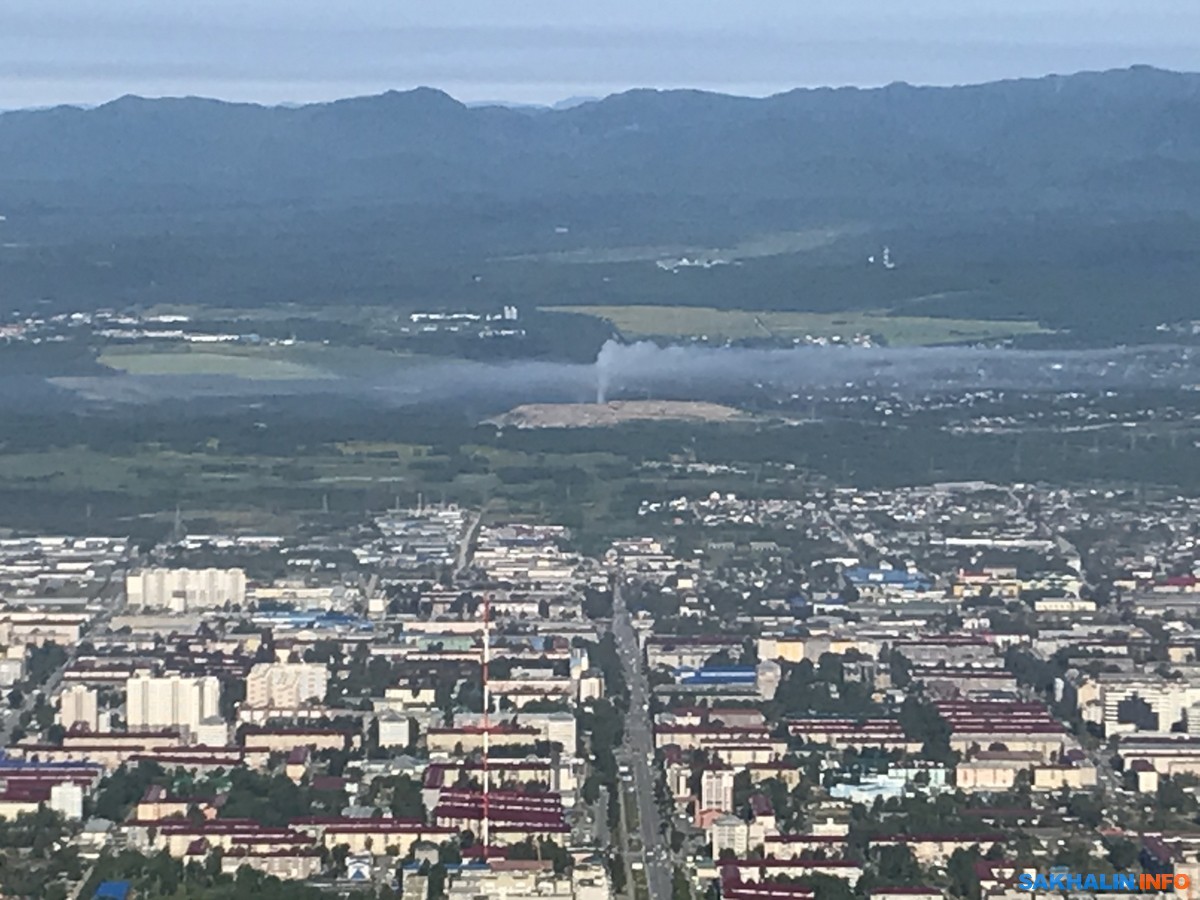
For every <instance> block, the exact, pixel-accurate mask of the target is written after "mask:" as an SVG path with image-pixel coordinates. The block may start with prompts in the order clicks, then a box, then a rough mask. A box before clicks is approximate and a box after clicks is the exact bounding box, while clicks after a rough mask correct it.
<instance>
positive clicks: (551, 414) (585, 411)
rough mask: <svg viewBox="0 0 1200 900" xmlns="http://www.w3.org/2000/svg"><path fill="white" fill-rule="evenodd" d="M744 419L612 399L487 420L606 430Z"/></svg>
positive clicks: (531, 408) (531, 407)
mask: <svg viewBox="0 0 1200 900" xmlns="http://www.w3.org/2000/svg"><path fill="white" fill-rule="evenodd" d="M745 418H747V416H746V414H745V413H743V412H742V411H740V410H737V409H734V408H733V407H731V406H722V405H721V404H719V403H706V402H703V401H697V400H613V401H610V402H608V403H528V404H525V405H524V406H517V407H514V408H513V409H510V410H509V411H508V412H506V413H504V414H503V415H501V416H497V417H496V418H494V419H489V420H488V421H489V422H491V423H492V424H494V425H501V426H506V427H511V428H607V427H611V426H613V425H622V424H624V423H625V422H732V421H736V420H739V419H745Z"/></svg>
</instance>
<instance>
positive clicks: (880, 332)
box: [547, 306, 1046, 347]
mask: <svg viewBox="0 0 1200 900" xmlns="http://www.w3.org/2000/svg"><path fill="white" fill-rule="evenodd" d="M547 309H548V310H549V311H551V312H572V313H583V314H585V315H590V316H595V317H596V318H600V319H604V320H606V321H608V322H611V323H612V324H613V326H614V327H615V328H616V329H617V330H618V331H620V332H621V334H623V335H624V336H625V337H628V338H638V337H667V338H707V339H708V340H713V341H724V340H731V341H740V340H747V339H753V338H760V339H773V340H781V341H789V340H794V339H797V338H799V339H804V338H831V337H842V338H846V339H849V338H852V337H854V336H855V335H860V334H867V335H871V336H873V337H877V338H881V339H882V340H884V341H886V342H887V343H888V344H890V345H892V346H908V347H916V346H928V345H932V344H956V343H965V342H972V341H985V340H996V339H1000V338H1008V337H1016V336H1018V335H1025V334H1040V333H1045V332H1046V329H1044V328H1042V327H1041V326H1040V325H1038V324H1037V323H1036V322H1021V321H991V320H986V319H945V318H940V317H939V318H935V317H931V316H894V315H889V314H888V313H887V312H882V311H876V312H847V313H810V312H766V311H761V312H756V311H754V310H741V309H714V308H712V307H702V306H554V307H547Z"/></svg>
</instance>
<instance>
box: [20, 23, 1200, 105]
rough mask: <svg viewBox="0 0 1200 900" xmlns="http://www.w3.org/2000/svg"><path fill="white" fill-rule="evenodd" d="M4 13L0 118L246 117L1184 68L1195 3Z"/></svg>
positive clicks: (1195, 41) (1190, 53) (1197, 40)
mask: <svg viewBox="0 0 1200 900" xmlns="http://www.w3.org/2000/svg"><path fill="white" fill-rule="evenodd" d="M826 7H828V8H825V9H822V8H820V7H819V6H817V5H815V4H810V3H796V2H789V0H741V2H739V3H729V2H725V0H722V2H713V0H656V2H655V3H645V2H643V0H605V2H600V3H592V4H581V3H574V2H568V3H563V2H562V0H521V2H520V3H514V4H509V3H496V2H494V0H439V2H437V3H418V2H415V0H348V2H345V3H328V2H315V0H254V2H252V3H246V2H244V0H238V2H234V0H200V2H196V3H191V4H181V3H174V2H163V0H120V2H116V3H114V2H111V0H105V2H100V0H54V2H53V3H47V2H45V0H4V2H3V3H2V4H0V108H5V107H14V106H26V105H37V104H47V103H56V102H85V103H90V102H98V101H103V100H105V99H109V98H111V97H114V96H118V95H120V94H123V93H140V94H146V95H162V94H202V95H211V96H220V97H226V98H230V99H247V100H258V101H264V102H279V101H288V100H293V101H303V100H313V99H329V98H333V97H338V96H345V95H347V94H356V93H368V92H376V91H380V90H383V89H386V88H393V87H394V88H405V87H412V86H416V85H419V84H430V85H434V86H438V87H443V88H445V89H447V90H449V91H450V92H451V93H454V94H456V95H457V96H460V97H462V98H464V99H469V100H479V99H494V98H502V99H508V100H517V101H550V100H555V99H558V98H561V97H565V96H568V95H571V94H580V93H584V94H600V93H607V92H611V91H615V90H620V89H624V88H627V87H631V86H693V87H705V88H712V89H717V90H727V91H732V92H743V93H755V94H761V93H770V92H773V91H777V90H782V89H786V88H789V87H793V86H797V85H817V84H882V83H887V82H889V81H895V80H906V81H911V82H919V83H958V82H964V81H983V80H989V79H994V78H1001V77H1010V76H1018V75H1039V74H1045V73H1047V72H1052V71H1055V72H1068V71H1075V70H1078V69H1087V68H1109V67H1116V66H1125V65H1130V64H1133V63H1150V64H1155V65H1160V66H1164V67H1169V68H1181V69H1187V68H1195V66H1196V62H1195V61H1196V60H1197V59H1200V4H1196V3H1195V2H1194V0H1142V2H1139V3H1131V2H1128V0H1088V2H1084V0H1036V2H1035V0H967V2H964V0H910V2H908V3H906V4H903V5H885V4H881V3H880V2H878V0H840V2H838V3H836V4H826Z"/></svg>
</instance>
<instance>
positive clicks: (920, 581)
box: [842, 566, 933, 591]
mask: <svg viewBox="0 0 1200 900" xmlns="http://www.w3.org/2000/svg"><path fill="white" fill-rule="evenodd" d="M842 576H843V577H844V578H845V579H846V581H848V582H849V583H850V584H852V585H854V586H855V587H856V588H859V589H862V588H876V589H881V588H895V589H897V590H901V591H928V590H930V589H931V588H932V587H933V579H932V578H930V577H929V576H928V575H925V574H924V573H922V572H909V571H908V570H907V569H873V568H871V567H869V566H851V567H850V568H848V569H846V570H845V571H843V572H842Z"/></svg>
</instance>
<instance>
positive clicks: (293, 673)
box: [246, 662, 329, 709]
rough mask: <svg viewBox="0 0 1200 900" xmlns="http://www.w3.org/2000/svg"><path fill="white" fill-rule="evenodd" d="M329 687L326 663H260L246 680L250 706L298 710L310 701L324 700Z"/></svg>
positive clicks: (247, 698)
mask: <svg viewBox="0 0 1200 900" xmlns="http://www.w3.org/2000/svg"><path fill="white" fill-rule="evenodd" d="M328 686H329V669H328V668H327V667H326V666H325V664H324V663H292V662H273V663H258V664H257V665H256V666H254V668H252V669H251V670H250V675H249V677H248V678H247V679H246V706H248V707H250V708H251V709H295V708H297V707H299V706H303V705H304V704H305V703H306V702H308V701H309V700H316V701H318V702H321V701H323V700H324V699H325V691H326V689H327V687H328Z"/></svg>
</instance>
